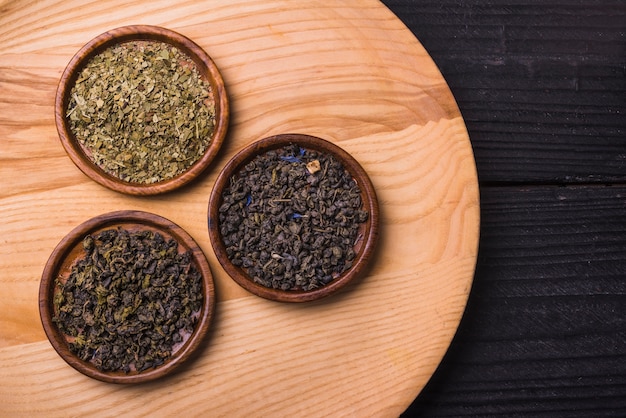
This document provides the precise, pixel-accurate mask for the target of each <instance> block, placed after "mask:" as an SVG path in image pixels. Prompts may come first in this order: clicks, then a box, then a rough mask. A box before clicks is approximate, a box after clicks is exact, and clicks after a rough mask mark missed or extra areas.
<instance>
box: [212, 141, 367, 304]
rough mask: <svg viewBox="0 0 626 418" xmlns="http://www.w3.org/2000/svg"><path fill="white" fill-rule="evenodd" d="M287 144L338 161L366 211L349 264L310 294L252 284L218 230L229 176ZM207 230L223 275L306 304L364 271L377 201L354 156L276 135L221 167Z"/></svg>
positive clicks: (320, 143) (282, 299)
mask: <svg viewBox="0 0 626 418" xmlns="http://www.w3.org/2000/svg"><path fill="white" fill-rule="evenodd" d="M290 144H296V145H299V146H301V147H302V148H305V149H311V150H315V151H318V152H320V151H321V152H324V153H328V154H332V155H333V156H334V157H335V158H336V159H337V160H339V161H340V162H341V163H342V164H343V166H344V168H345V169H347V170H348V171H349V172H350V174H352V176H353V178H354V179H355V180H356V181H357V184H358V185H359V187H360V189H361V197H362V202H363V206H364V208H365V209H367V210H368V212H369V216H368V220H367V222H365V226H364V230H363V231H364V232H363V240H362V241H361V243H360V248H359V249H358V251H357V255H356V257H355V259H354V262H353V265H352V266H351V267H350V268H349V269H348V270H347V271H346V272H344V273H343V274H342V275H341V276H339V277H338V278H336V279H334V280H333V281H332V282H330V283H329V284H327V285H324V286H321V287H319V288H316V289H314V290H310V291H303V290H280V289H273V288H268V287H265V286H263V285H260V284H258V283H255V282H254V281H253V280H251V279H250V278H249V276H248V275H247V274H246V273H245V272H244V270H243V269H242V268H240V267H237V266H235V265H234V264H233V263H232V262H231V261H230V259H229V258H228V256H227V254H226V249H225V246H224V244H223V241H222V239H221V233H220V231H219V207H220V206H221V203H222V196H221V192H222V189H223V188H224V187H225V186H226V185H227V184H228V182H229V179H230V177H231V176H232V175H234V174H236V173H237V172H239V170H240V169H241V168H242V167H243V166H244V165H245V164H246V163H247V162H249V161H250V160H251V159H253V158H254V157H255V156H257V155H259V154H261V153H265V152H267V151H270V150H273V149H278V148H282V147H284V146H287V145H290ZM208 229H209V237H210V240H211V245H212V247H213V251H214V252H215V256H216V258H217V259H218V261H219V263H220V265H221V266H222V268H223V269H224V270H225V271H226V273H227V274H228V275H229V276H230V277H231V278H232V279H233V280H234V281H235V282H236V283H237V284H239V285H240V286H241V287H243V288H244V289H246V290H248V291H249V292H251V293H253V294H255V295H257V296H260V297H263V298H265V299H269V300H274V301H278V302H310V301H314V300H318V299H321V298H324V297H327V296H330V295H332V294H335V293H337V292H338V291H339V290H340V289H342V288H344V287H346V286H347V285H348V284H349V283H351V282H353V281H354V280H355V279H356V278H357V277H360V276H361V275H362V273H363V272H364V270H365V268H366V267H367V265H368V263H369V261H370V259H371V257H372V255H373V252H374V249H375V247H376V243H377V241H378V235H379V207H378V199H377V196H376V191H375V189H374V186H373V184H372V181H371V180H370V178H369V176H368V174H367V172H366V171H365V170H364V169H363V167H362V166H361V165H360V164H359V163H358V161H357V160H356V159H355V158H354V157H352V156H351V155H350V154H349V153H348V152H347V151H345V150H344V149H342V148H341V147H339V146H338V145H335V144H334V143H332V142H330V141H328V140H325V139H322V138H319V137H316V136H311V135H307V134H299V133H286V134H279V135H274V136H270V137H266V138H263V139H260V140H258V141H256V142H253V143H251V144H249V145H247V146H246V147H244V148H243V149H241V150H240V151H239V152H237V153H236V154H235V155H234V156H233V157H232V158H231V159H230V160H229V161H228V162H227V163H226V165H225V166H224V167H223V168H222V170H221V171H220V173H219V174H218V176H217V179H216V181H215V183H214V186H213V189H212V191H211V196H210V198H209V206H208Z"/></svg>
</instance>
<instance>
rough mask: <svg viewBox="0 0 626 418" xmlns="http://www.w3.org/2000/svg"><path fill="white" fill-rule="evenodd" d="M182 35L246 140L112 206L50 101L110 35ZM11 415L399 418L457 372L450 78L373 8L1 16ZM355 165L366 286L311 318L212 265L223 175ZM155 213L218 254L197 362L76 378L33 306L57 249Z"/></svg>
mask: <svg viewBox="0 0 626 418" xmlns="http://www.w3.org/2000/svg"><path fill="white" fill-rule="evenodd" d="M129 24H150V25H158V26H162V27H165V28H169V29H173V30H176V31H178V32H180V33H181V34H183V35H185V36H187V37H189V38H190V39H192V40H194V41H195V42H196V43H198V44H199V45H200V46H201V47H202V48H203V49H205V50H206V51H207V53H208V54H209V55H211V57H212V58H213V59H214V61H215V62H216V64H217V65H218V67H219V68H220V71H221V72H222V75H223V77H224V81H225V83H226V89H227V91H228V93H229V95H230V100H231V127H230V130H229V132H228V136H227V138H226V140H225V142H224V145H223V146H222V149H221V151H220V153H219V154H218V156H217V159H216V160H215V162H214V164H213V165H212V169H210V170H209V171H208V172H207V173H205V174H204V175H203V176H201V177H200V178H199V179H198V180H197V181H196V182H194V183H193V184H191V185H188V186H186V187H185V188H183V189H181V190H179V191H176V192H172V193H168V194H165V195H160V196H157V197H132V196H126V195H122V194H119V193H116V192H113V191H111V190H108V189H106V188H104V187H102V186H100V185H98V184H96V183H95V182H93V181H91V180H90V179H88V178H87V177H86V176H85V175H84V174H82V173H81V172H80V171H79V170H78V169H77V168H76V166H74V164H73V163H72V162H71V161H70V159H69V158H68V157H67V155H66V154H65V152H64V150H63V147H62V146H61V144H60V142H59V138H58V136H57V133H56V130H55V125H54V96H55V91H56V87H57V83H58V80H59V77H60V76H61V73H62V72H63V69H64V68H65V65H67V63H68V62H69V60H70V59H71V57H72V56H73V54H74V53H76V51H78V49H80V47H81V46H82V45H83V44H84V43H86V42H87V41H88V40H90V39H92V38H93V37H95V36H96V35H98V34H100V33H102V32H104V31H106V30H109V29H112V28H114V27H118V26H123V25H129ZM0 85H1V87H2V88H0V138H1V141H0V178H2V187H0V214H1V215H0V216H1V217H2V222H0V236H1V237H2V246H1V247H0V271H1V272H2V274H0V287H1V288H2V291H1V292H0V415H11V416H15V415H28V416H37V415H42V416H43V415H45V416H62V415H63V416H67V415H74V416H78V415H86V414H89V413H93V412H104V413H106V414H110V415H120V414H132V415H154V414H161V415H174V414H180V413H184V414H185V415H205V416H206V415H209V416H395V415H398V414H399V413H401V412H402V411H403V410H404V409H405V408H406V407H407V406H408V405H409V404H410V403H411V401H412V400H413V399H414V398H415V396H417V394H418V393H419V391H420V390H421V389H422V387H423V386H424V385H425V384H426V382H427V380H428V379H429V377H430V376H431V374H432V373H433V371H434V370H435V368H436V367H437V365H438V363H439V362H440V360H441V358H442V357H443V355H444V353H445V351H446V349H447V348H448V345H449V343H450V340H451V339H452V336H453V335H454V332H455V331H456V328H457V326H458V324H459V320H460V318H461V315H462V313H463V310H464V307H465V303H466V301H467V297H468V293H469V290H470V287H471V283H472V278H473V274H474V268H475V263H476V255H477V248H478V235H479V202H478V195H479V194H478V182H477V176H476V169H475V164H474V158H473V154H472V149H471V145H470V142H469V138H468V135H467V131H466V129H465V125H464V122H463V119H462V118H461V115H460V113H459V110H458V108H457V106H456V103H455V101H454V98H453V97H452V95H451V93H450V91H449V88H448V86H447V85H446V82H445V80H444V79H443V78H442V76H441V74H440V73H439V71H438V70H437V67H436V65H435V64H434V63H433V62H432V60H431V58H430V57H429V55H428V54H427V52H426V51H425V50H424V49H423V48H422V46H421V45H420V43H419V42H418V41H417V40H416V39H415V38H414V36H413V35H412V34H411V33H410V31H409V30H408V29H407V28H406V27H405V26H404V25H403V24H402V23H401V22H400V21H399V20H398V19H397V18H396V17H395V16H394V15H393V14H392V13H391V12H390V11H389V10H387V9H386V8H385V6H383V5H382V4H381V3H379V2H378V1H374V0H367V1H363V0H354V1H327V2H312V1H311V2H309V1H306V2H305V1H301V2H297V4H296V2H290V1H288V0H282V1H281V0H273V1H272V0H270V1H265V0H264V1H258V0H254V1H253V0H239V1H233V2H220V1H195V2H194V1H192V2H185V3H181V5H179V6H172V5H171V2H169V1H166V0H159V1H144V0H139V1H134V2H131V3H127V2H122V1H117V0H116V1H107V2H92V3H88V4H84V3H83V2H79V1H76V0H71V1H65V2H27V3H23V2H19V1H18V2H12V1H4V2H1V4H0ZM286 132H296V133H306V134H310V135H315V136H319V137H321V138H324V139H327V140H329V141H331V142H334V143H336V144H338V145H339V146H341V147H342V148H343V149H345V150H346V151H348V152H350V153H351V154H352V155H353V156H354V157H355V158H356V160H357V161H358V162H359V163H360V164H361V165H362V166H363V168H365V170H366V171H367V172H368V174H369V175H370V178H371V179H372V182H373V183H374V187H375V188H376V191H377V194H378V198H379V203H380V215H381V218H380V221H381V223H380V233H381V235H380V241H379V244H378V246H377V250H376V253H375V254H374V258H373V260H372V261H373V262H372V265H371V267H370V270H369V272H368V274H367V275H366V277H364V278H363V279H362V280H360V281H359V282H358V283H355V284H354V285H351V286H349V287H348V288H347V289H345V290H344V291H342V292H341V293H340V294H338V295H335V296H332V297H329V298H327V299H324V300H322V301H319V302H314V303H310V304H308V303H307V304H298V305H294V304H282V303H276V302H271V301H267V300H264V299H261V298H258V297H255V296H251V295H250V294H249V293H247V292H246V291H245V290H243V289H242V288H240V287H239V286H238V285H237V284H235V283H234V282H233V281H232V280H231V279H229V278H228V277H227V276H226V275H225V273H224V271H223V270H222V269H221V267H220V266H219V264H218V263H217V261H216V259H215V255H214V253H213V250H212V248H211V244H210V241H209V236H208V231H207V219H206V208H207V202H208V198H209V195H210V192H211V188H212V185H213V182H214V181H215V177H216V175H217V173H218V171H219V168H220V167H222V166H223V165H224V164H225V162H226V161H227V160H228V159H229V158H230V157H231V156H232V155H234V153H235V152H237V151H238V150H240V149H242V148H243V147H244V146H245V145H247V144H249V143H250V142H252V141H254V140H256V139H260V138H263V137H266V136H270V135H275V134H279V133H286ZM123 209H124V210H144V211H149V212H153V213H156V214H159V215H161V216H164V217H166V218H168V219H171V220H172V221H174V222H175V223H177V224H178V225H180V226H181V227H183V228H184V229H185V230H187V231H188V232H189V233H190V234H191V235H192V236H193V238H194V239H195V240H196V241H197V243H198V244H199V245H200V246H201V247H202V249H203V250H204V252H205V253H206V255H207V258H208V260H209V263H210V265H211V269H212V272H213V274H214V279H215V286H216V292H217V300H218V304H217V307H216V311H215V320H214V322H213V325H212V329H211V330H210V332H209V335H208V337H207V338H206V340H205V341H204V343H203V346H202V347H201V348H200V350H199V353H198V355H197V356H195V357H194V358H193V359H190V361H189V362H188V363H187V364H185V365H184V366H183V367H182V369H180V370H179V371H177V373H175V374H174V375H172V376H170V377H167V378H164V379H162V380H158V381H155V382H152V383H148V384H145V385H138V386H133V387H126V386H125V387H122V386H119V385H113V384H107V383H102V382H99V381H96V380H94V379H90V378H88V377H85V376H83V375H81V374H80V373H78V372H76V371H75V370H74V369H72V368H71V367H69V366H68V365H67V364H66V363H65V362H64V361H63V360H62V359H61V358H60V357H59V356H58V355H57V354H56V353H55V352H54V350H53V349H52V347H51V346H50V344H49V342H48V341H47V340H46V337H45V334H44V333H43V329H42V326H41V323H40V321H39V316H38V306H37V289H38V287H39V280H40V277H41V273H42V270H43V267H44V265H45V263H46V260H47V259H48V257H49V256H50V253H51V252H52V250H53V249H54V247H55V246H56V244H57V243H58V242H59V241H60V240H61V238H62V237H63V236H65V235H66V234H67V233H68V232H69V231H70V230H71V229H73V228H74V227H75V226H76V225H78V224H80V223H82V222H83V221H85V220H87V219H89V218H92V217H94V216H97V215H99V214H102V213H105V212H109V211H114V210H123Z"/></svg>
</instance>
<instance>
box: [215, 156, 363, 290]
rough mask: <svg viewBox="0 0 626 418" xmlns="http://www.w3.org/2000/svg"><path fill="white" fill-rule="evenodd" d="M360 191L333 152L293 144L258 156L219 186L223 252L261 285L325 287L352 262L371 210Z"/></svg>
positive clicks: (302, 288) (286, 287) (304, 288)
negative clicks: (223, 185)
mask: <svg viewBox="0 0 626 418" xmlns="http://www.w3.org/2000/svg"><path fill="white" fill-rule="evenodd" d="M360 193H361V191H360V188H359V186H358V185H357V183H356V182H355V181H354V179H353V178H352V176H351V175H350V173H349V172H348V171H347V170H346V169H345V168H344V167H343V165H342V164H340V163H339V162H338V161H337V160H336V159H335V158H334V157H332V156H331V155H327V154H322V153H318V152H316V151H311V150H306V149H303V148H300V147H298V146H296V145H292V146H289V147H285V148H283V149H279V150H272V151H269V152H267V153H265V154H262V155H259V156H257V157H256V158H255V159H254V160H253V161H251V162H250V163H248V164H247V165H246V166H245V167H244V168H243V169H242V170H241V171H240V172H239V173H236V174H235V175H233V176H232V177H231V178H230V181H229V185H228V187H226V188H225V190H224V191H223V192H222V199H223V203H222V205H221V207H220V209H219V227H220V233H221V236H222V240H223V242H224V244H225V246H226V253H227V255H228V257H229V259H230V260H231V261H232V263H233V264H234V265H236V266H241V267H242V268H244V269H245V270H246V271H247V273H248V275H250V276H251V277H252V278H253V280H254V281H255V282H257V283H259V284H261V285H263V286H266V287H270V288H276V289H283V290H312V289H315V288H317V287H321V286H324V285H326V284H328V283H330V282H332V281H333V280H334V279H335V278H337V277H338V276H340V275H341V274H342V273H343V272H345V271H346V270H348V269H349V268H350V267H351V266H352V262H353V260H354V258H355V253H354V250H353V247H354V245H355V244H356V242H357V241H358V240H359V239H360V237H359V228H360V224H362V223H363V222H366V221H367V219H368V217H369V213H368V212H367V211H366V210H364V209H363V208H362V206H363V205H362V201H361V194H360Z"/></svg>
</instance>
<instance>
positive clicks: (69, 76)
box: [55, 25, 229, 195]
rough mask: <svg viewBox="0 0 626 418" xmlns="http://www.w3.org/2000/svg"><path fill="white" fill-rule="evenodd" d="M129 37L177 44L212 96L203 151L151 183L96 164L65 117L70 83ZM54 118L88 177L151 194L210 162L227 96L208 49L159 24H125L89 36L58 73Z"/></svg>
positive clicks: (222, 132) (221, 132)
mask: <svg viewBox="0 0 626 418" xmlns="http://www.w3.org/2000/svg"><path fill="white" fill-rule="evenodd" d="M130 41H158V42H163V43H167V44H170V45H172V46H175V47H176V48H178V49H179V50H180V51H182V52H183V53H185V54H186V55H187V56H188V57H189V58H191V60H192V61H193V63H194V64H195V66H196V68H197V69H198V71H199V73H200V75H201V76H202V77H204V78H205V79H206V80H207V81H208V82H209V83H210V85H211V88H212V91H213V97H214V99H215V129H214V131H213V135H212V138H211V140H210V144H209V146H208V147H207V149H206V150H205V152H204V154H203V155H202V156H201V157H200V159H199V160H197V161H196V162H195V163H194V164H193V165H191V166H190V167H189V168H188V169H187V170H186V171H184V172H183V173H182V174H178V175H177V176H175V177H171V178H168V179H164V180H162V181H159V182H156V183H151V184H144V183H134V182H128V181H124V180H121V179H120V178H118V177H116V176H115V175H112V174H110V173H108V172H106V171H104V170H103V169H102V168H100V167H99V166H98V165H96V164H95V163H94V162H93V161H92V159H91V158H90V157H89V154H90V152H89V150H88V149H87V148H86V147H84V146H83V145H82V144H80V142H79V141H77V139H76V137H75V135H74V133H73V132H72V130H71V127H70V125H69V123H68V120H67V117H66V112H67V108H68V103H69V100H70V94H71V90H72V87H73V86H74V84H75V82H76V80H77V78H78V76H79V74H80V72H81V71H82V69H83V68H84V67H85V65H86V64H87V63H88V62H89V60H90V59H91V58H92V57H94V56H96V55H98V54H99V53H101V52H102V51H104V50H106V49H107V48H109V47H112V46H114V45H116V44H120V43H124V42H130ZM55 122H56V127H57V131H58V133H59V137H60V139H61V143H62V144H63V147H64V148H65V151H66V152H67V154H68V156H69V157H70V159H71V160H72V161H73V162H74V164H75V165H76V166H77V167H78V168H79V169H80V170H81V171H82V172H83V173H85V174H86V175H87V176H88V177H90V178H91V179H93V180H95V181H96V182H98V183H100V184H102V185H103V186H106V187H108V188H110V189H112V190H116V191H118V192H121V193H126V194H131V195H154V194H158V193H164V192H168V191H171V190H174V189H176V188H179V187H181V186H183V185H185V184H187V183H189V182H190V181H192V180H194V179H195V178H196V177H198V175H200V174H201V173H202V172H203V171H204V170H205V169H206V168H207V167H208V166H209V165H210V163H211V162H212V161H213V159H214V158H215V156H216V155H217V153H218V151H219V149H220V147H221V145H222V142H223V141H224V138H225V136H226V131H227V129H228V122H229V106H228V97H227V94H226V89H225V87H224V81H223V79H222V76H221V75H220V73H219V71H218V68H217V66H216V65H215V63H214V62H213V60H212V59H211V58H210V57H209V56H208V55H207V53H206V52H205V51H204V50H203V49H202V48H200V47H199V46H198V45H196V44H195V43H194V42H193V41H191V40H190V39H188V38H186V37H185V36H183V35H181V34H178V33H176V32H174V31H171V30H168V29H164V28H161V27H156V26H142V25H137V26H125V27H120V28H117V29H113V30H110V31H108V32H105V33H103V34H101V35H99V36H97V37H96V38H94V39H92V40H91V41H89V42H88V43H87V44H86V45H85V46H83V47H82V48H81V49H80V50H79V51H78V52H77V53H76V55H74V57H73V58H72V59H71V60H70V62H69V64H68V65H67V67H66V68H65V71H64V72H63V75H62V76H61V80H60V82H59V86H58V89H57V93H56V99H55Z"/></svg>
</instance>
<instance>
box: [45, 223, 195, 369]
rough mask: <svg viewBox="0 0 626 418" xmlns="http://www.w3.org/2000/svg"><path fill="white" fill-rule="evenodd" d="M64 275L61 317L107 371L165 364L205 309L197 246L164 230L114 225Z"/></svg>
mask: <svg viewBox="0 0 626 418" xmlns="http://www.w3.org/2000/svg"><path fill="white" fill-rule="evenodd" d="M83 247H84V249H85V252H86V255H85V257H84V258H82V259H80V260H79V261H78V262H77V263H76V264H75V265H74V266H73V267H72V270H71V273H70V275H69V277H68V279H67V280H66V281H60V280H57V283H56V286H57V289H56V292H55V298H54V312H55V314H54V318H53V320H54V322H55V323H56V324H57V326H58V327H59V329H60V330H61V331H62V332H63V333H64V334H65V335H66V336H68V341H69V348H70V351H71V352H72V353H74V354H75V355H77V356H78V357H79V358H80V359H82V360H84V361H88V362H91V363H92V364H93V365H94V366H95V367H96V368H98V369H99V370H102V371H124V372H130V371H133V370H137V371H142V370H146V369H149V368H152V367H157V366H159V365H161V364H163V362H165V361H166V360H167V359H168V358H169V357H170V356H171V354H172V351H173V348H174V347H175V346H176V344H180V343H182V342H183V341H184V340H185V338H186V336H189V335H190V334H191V333H192V332H193V330H194V328H195V325H196V323H197V320H198V316H199V312H200V310H201V308H202V302H203V299H204V297H203V292H202V276H201V274H200V273H199V272H198V270H197V268H196V267H195V264H194V262H193V260H192V257H191V254H190V253H189V252H183V253H180V252H179V250H178V243H177V242H176V241H175V240H174V239H164V237H163V236H162V235H161V234H159V233H158V232H152V231H142V232H129V231H127V230H125V229H122V228H118V229H108V230H105V231H102V232H100V233H98V234H96V235H94V236H92V235H87V236H86V237H85V238H84V240H83Z"/></svg>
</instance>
